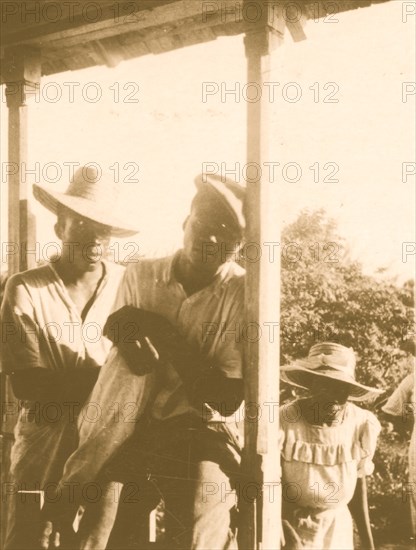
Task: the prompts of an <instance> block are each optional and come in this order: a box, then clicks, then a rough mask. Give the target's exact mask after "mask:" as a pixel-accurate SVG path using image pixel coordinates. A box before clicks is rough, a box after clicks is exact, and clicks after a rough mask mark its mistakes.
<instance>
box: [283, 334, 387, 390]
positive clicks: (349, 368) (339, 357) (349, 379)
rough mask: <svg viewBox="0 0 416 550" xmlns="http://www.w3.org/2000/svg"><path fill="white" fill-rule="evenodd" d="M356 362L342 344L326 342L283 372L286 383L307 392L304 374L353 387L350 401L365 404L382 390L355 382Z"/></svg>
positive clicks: (315, 347) (349, 350)
mask: <svg viewBox="0 0 416 550" xmlns="http://www.w3.org/2000/svg"><path fill="white" fill-rule="evenodd" d="M355 365H356V359H355V354H354V350H353V349H352V348H347V347H345V346H342V345H341V344H335V343H332V342H323V343H320V344H315V345H314V346H312V347H311V349H310V351H309V355H308V357H307V358H306V359H302V360H298V361H295V362H294V363H293V364H292V365H288V366H285V367H282V368H281V378H282V380H283V381H284V382H287V383H289V384H292V385H294V386H298V387H300V388H306V389H307V388H308V384H307V381H306V380H305V373H308V375H313V376H316V377H318V378H319V377H321V378H331V379H332V380H338V381H339V382H344V383H346V384H348V385H349V386H350V399H352V400H356V401H362V400H364V399H369V398H370V397H375V396H376V395H379V394H380V393H382V390H378V389H376V388H371V387H369V386H365V385H364V384H360V383H359V382H357V380H356V379H355Z"/></svg>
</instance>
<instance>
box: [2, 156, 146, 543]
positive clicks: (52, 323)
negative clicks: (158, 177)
mask: <svg viewBox="0 0 416 550" xmlns="http://www.w3.org/2000/svg"><path fill="white" fill-rule="evenodd" d="M120 190H121V189H120V185H117V184H115V183H114V182H113V181H112V179H111V178H109V177H107V176H104V175H101V174H100V173H99V171H98V170H97V169H96V168H94V167H91V166H84V167H80V168H79V169H78V170H77V171H76V172H75V173H74V176H73V178H72V180H71V182H70V184H69V187H68V189H67V191H66V192H65V193H59V192H56V191H53V190H48V189H46V188H44V187H42V186H39V185H34V187H33V191H34V196H35V198H36V199H37V200H38V201H39V202H40V203H41V204H42V205H43V206H45V207H46V208H47V209H48V210H50V211H52V212H53V213H55V214H56V215H57V221H56V224H55V233H56V236H57V237H58V238H59V239H60V240H61V241H62V251H61V253H60V254H59V256H56V257H55V258H53V259H52V260H51V261H50V262H49V263H48V264H46V265H43V266H41V267H37V268H35V269H31V270H28V271H26V272H23V273H19V274H16V275H14V276H12V277H11V278H10V279H9V281H8V282H7V285H6V290H5V296H4V301H3V305H2V311H1V328H2V343H3V346H2V369H3V371H4V372H5V373H6V374H7V375H8V376H9V378H10V381H11V385H12V388H13V391H14V393H15V395H16V397H17V398H18V399H19V400H21V405H22V406H21V410H20V412H19V418H18V421H17V425H16V428H15V442H14V445H13V447H12V451H11V468H10V478H11V480H12V485H13V487H12V489H13V491H10V493H12V492H13V493H14V497H15V498H16V499H17V497H19V495H18V494H17V491H20V490H26V491H35V492H38V495H39V492H40V491H45V492H47V491H48V488H51V487H53V486H54V484H56V482H57V481H58V480H59V479H60V477H61V475H62V468H63V465H64V463H65V461H66V459H67V458H68V456H69V455H70V453H71V452H72V451H73V449H74V447H75V446H76V424H75V421H76V420H75V419H76V417H77V414H78V413H79V411H80V408H81V406H82V404H83V403H84V401H85V399H86V398H87V397H88V395H89V393H90V391H91V389H92V388H93V386H94V384H95V382H96V380H97V377H98V373H99V370H100V366H101V365H103V363H104V361H105V359H106V357H107V354H108V351H109V349H110V347H111V342H110V341H109V340H108V339H106V338H104V337H103V335H102V327H103V326H104V324H105V321H106V319H107V317H108V315H109V313H110V312H111V308H112V306H113V304H114V299H115V295H116V291H117V288H118V285H119V282H120V280H121V278H122V275H123V272H124V269H123V268H122V267H121V266H117V265H115V264H111V263H109V262H108V261H106V260H105V259H104V258H105V257H106V254H107V252H108V245H109V242H110V238H111V237H112V236H117V237H128V236H132V235H134V234H135V233H137V230H136V228H135V227H134V226H133V224H131V225H130V224H129V223H127V222H126V221H124V220H123V219H122V217H121V216H119V217H118V216H117V215H116V214H115V213H114V212H115V204H116V200H117V198H118V197H119V196H120ZM26 496H27V495H26ZM20 497H21V500H22V499H24V498H25V497H24V496H23V495H22V493H20ZM10 504H11V506H10V513H9V522H8V533H7V537H6V543H5V549H6V550H12V549H14V550H24V549H26V548H29V547H30V548H32V547H33V545H32V543H31V542H30V538H33V533H34V531H35V530H36V528H35V525H34V524H33V522H34V521H35V519H36V518H34V517H33V516H32V518H29V519H31V523H29V524H25V523H24V522H23V523H22V522H21V521H19V517H16V516H19V514H16V508H15V507H16V506H19V509H20V512H24V509H23V504H24V501H23V500H22V502H18V501H17V500H12V501H11V503H10ZM29 513H32V512H29ZM20 520H21V518H20Z"/></svg>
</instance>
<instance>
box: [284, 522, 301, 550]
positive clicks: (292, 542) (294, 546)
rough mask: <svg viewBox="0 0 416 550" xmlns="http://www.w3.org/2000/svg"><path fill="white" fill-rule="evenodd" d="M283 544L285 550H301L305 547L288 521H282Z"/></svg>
mask: <svg viewBox="0 0 416 550" xmlns="http://www.w3.org/2000/svg"><path fill="white" fill-rule="evenodd" d="M281 544H282V546H283V548H284V550H301V549H302V548H303V547H304V545H303V543H302V539H301V538H300V537H299V535H298V534H297V532H296V531H295V529H294V528H293V527H292V525H291V524H290V522H289V521H287V519H284V520H282V531H281Z"/></svg>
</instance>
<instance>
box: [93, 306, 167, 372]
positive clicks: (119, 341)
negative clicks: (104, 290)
mask: <svg viewBox="0 0 416 550" xmlns="http://www.w3.org/2000/svg"><path fill="white" fill-rule="evenodd" d="M137 312H141V315H138V314H137ZM147 314H148V312H143V311H142V310H139V309H137V308H135V307H133V306H124V307H123V308H121V309H119V310H118V311H116V312H115V313H113V314H112V315H110V317H109V318H108V319H107V322H106V324H105V327H104V335H105V336H107V338H109V339H110V340H111V341H112V342H113V343H114V345H116V346H117V348H118V349H119V351H120V353H121V354H122V355H123V357H124V359H125V360H126V362H127V364H128V365H129V367H130V369H131V370H132V372H133V373H134V374H138V375H143V374H147V373H149V372H151V371H152V370H153V368H154V367H155V365H156V364H157V362H158V361H159V358H160V357H159V352H158V350H157V349H156V347H155V345H154V344H153V341H152V340H151V334H152V335H153V334H154V333H155V330H154V328H153V324H154V323H152V330H149V326H146V323H145V322H144V319H145V318H146V316H147ZM148 315H149V316H152V319H153V317H157V318H160V319H162V320H163V321H164V319H163V318H162V317H160V316H159V315H156V314H151V313H149V314H148ZM166 322H167V321H166Z"/></svg>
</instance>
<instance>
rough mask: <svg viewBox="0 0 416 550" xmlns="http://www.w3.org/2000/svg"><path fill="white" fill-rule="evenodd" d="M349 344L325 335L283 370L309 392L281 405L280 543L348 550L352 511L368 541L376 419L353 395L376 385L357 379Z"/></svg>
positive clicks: (362, 396) (367, 543)
mask: <svg viewBox="0 0 416 550" xmlns="http://www.w3.org/2000/svg"><path fill="white" fill-rule="evenodd" d="M355 364H356V360H355V354H354V351H353V350H352V349H351V348H347V347H345V346H342V345H340V344H337V343H331V342H324V343H319V344H316V345H314V346H312V348H311V349H310V351H309V355H308V357H307V358H306V359H304V360H300V361H296V362H295V363H294V364H292V365H289V366H286V367H282V369H281V378H282V380H283V381H285V382H288V383H290V384H292V385H295V386H298V387H302V388H304V389H307V390H308V392H309V396H308V397H306V398H302V399H297V400H296V401H294V402H292V403H289V404H288V405H284V406H283V407H281V408H280V438H281V440H280V442H281V455H282V488H283V525H284V533H285V538H286V546H285V549H294V548H305V549H306V548H307V549H312V548H316V549H318V548H319V550H330V549H333V550H339V549H341V548H342V550H350V549H351V550H353V548H354V544H353V526H352V517H354V519H355V521H356V524H357V528H358V531H359V534H360V538H361V542H362V544H363V545H364V547H365V548H370V549H371V548H374V544H373V540H372V535H371V528H370V522H369V517H368V505H367V497H366V482H365V476H366V475H370V474H371V473H372V472H373V469H374V465H373V462H372V457H373V455H374V452H375V448H376V442H377V437H378V434H379V432H380V423H379V422H378V420H377V419H376V417H375V416H374V415H373V414H372V413H371V412H370V411H368V410H365V409H362V408H360V407H358V406H357V405H355V404H353V403H351V402H350V401H351V400H356V401H363V400H366V399H369V398H371V396H376V395H378V394H379V393H381V392H380V391H379V390H377V389H375V388H371V387H368V386H365V385H363V384H360V383H359V382H357V380H356V379H355Z"/></svg>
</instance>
